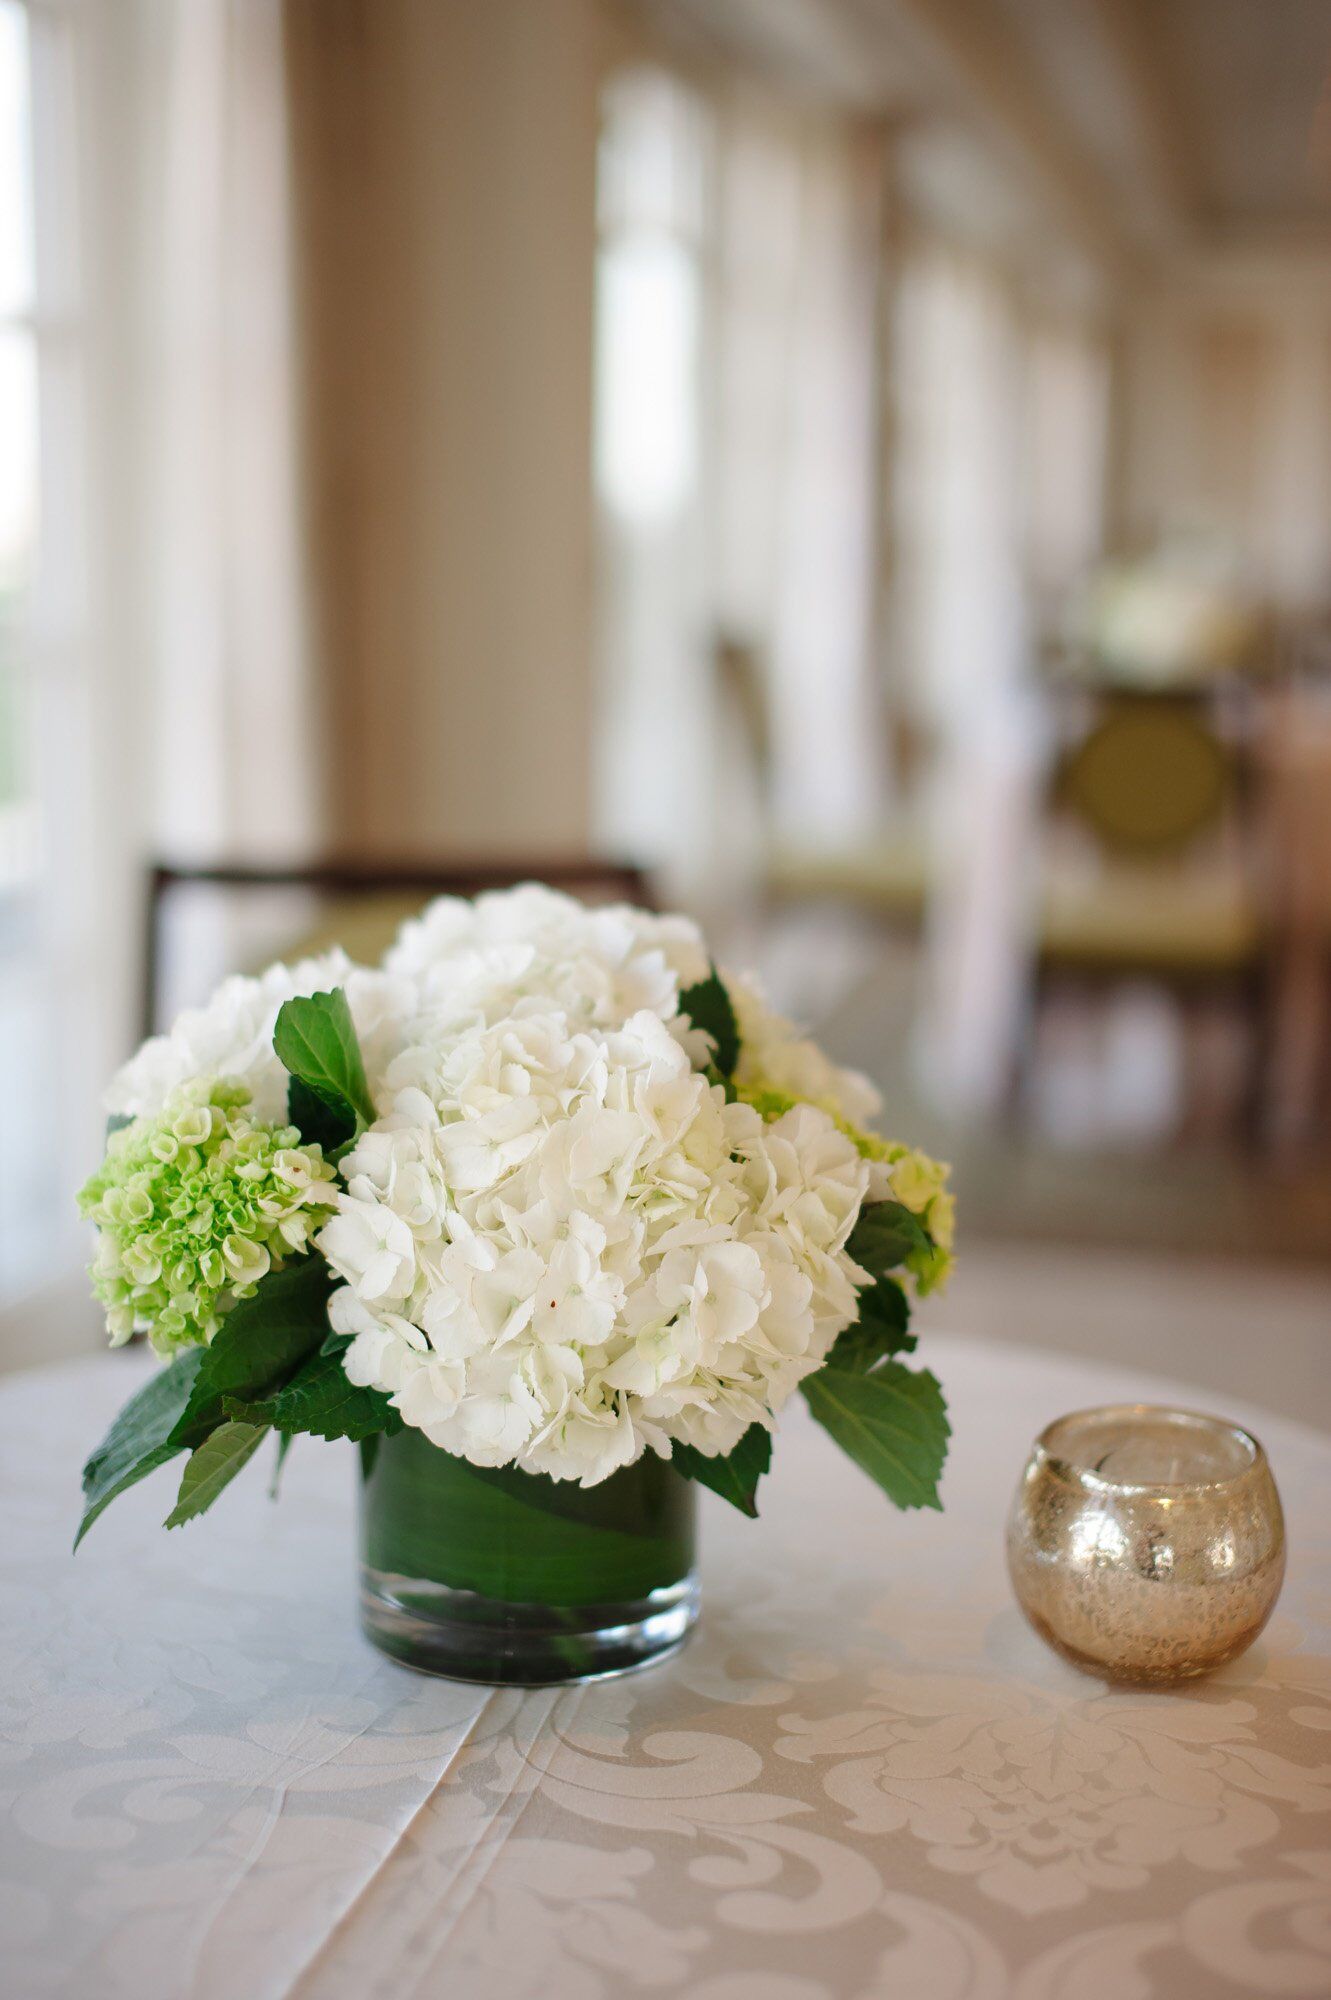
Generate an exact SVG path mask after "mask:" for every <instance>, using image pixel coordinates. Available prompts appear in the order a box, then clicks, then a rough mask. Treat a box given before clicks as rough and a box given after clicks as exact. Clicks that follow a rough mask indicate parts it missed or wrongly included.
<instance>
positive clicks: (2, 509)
mask: <svg viewBox="0 0 1331 2000" xmlns="http://www.w3.org/2000/svg"><path fill="white" fill-rule="evenodd" d="M30 75H31V66H30V60H29V47H28V17H27V14H26V12H25V10H24V9H23V8H22V7H20V6H18V5H17V4H16V0H0V439H2V440H3V447H2V448H0V885H3V889H4V891H9V890H10V889H12V887H13V886H14V885H15V884H16V883H17V882H20V881H22V880H23V879H24V878H25V876H27V875H28V874H29V872H30V870H31V866H32V857H33V851H34V838H33V836H34V831H35V829H34V826H33V812H32V755H31V745H30V743H29V740H28V729H27V710H28V701H27V696H28V686H27V681H28V672H27V664H26V662H25V659H24V650H25V648H24V625H25V622H26V619H25V610H26V605H27V601H28V598H29V596H30V591H31V584H32V571H33V561H34V555H35V551H36V541H37V428H38V402H37V328H36V315H35V304H36V300H35V296H34V294H35V281H34V271H33V240H32V238H33V229H32V129H31V128H32V120H31V89H30Z"/></svg>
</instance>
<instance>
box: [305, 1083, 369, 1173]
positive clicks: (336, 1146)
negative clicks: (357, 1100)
mask: <svg viewBox="0 0 1331 2000" xmlns="http://www.w3.org/2000/svg"><path fill="white" fill-rule="evenodd" d="M287 1119H288V1121H289V1122H290V1123H291V1124H292V1125H294V1126H295V1128H296V1130H297V1131H298V1132H299V1133H300V1136H301V1138H302V1139H303V1140H304V1141H305V1144H306V1145H307V1146H322V1148H323V1151H324V1156H325V1158H326V1159H332V1157H333V1156H334V1154H336V1153H339V1152H340V1151H341V1150H342V1148H343V1146H346V1145H349V1144H350V1142H351V1141H352V1140H353V1139H354V1138H355V1137H356V1134H357V1132H358V1131H359V1130H360V1125H359V1122H358V1120H357V1118H356V1114H355V1112H354V1111H352V1110H351V1108H350V1106H349V1105H345V1104H344V1105H342V1106H341V1107H340V1108H335V1107H334V1106H333V1105H331V1104H327V1103H325V1102H324V1100H323V1098H322V1097H320V1096H319V1094H318V1093H317V1091H314V1090H311V1088H310V1086H309V1084H308V1083H305V1082H304V1081H303V1080H302V1079H301V1078H300V1077H298V1076H293V1077H292V1078H291V1080H290V1082H289V1083H288V1084H287Z"/></svg>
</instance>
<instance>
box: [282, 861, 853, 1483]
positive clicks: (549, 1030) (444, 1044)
mask: <svg viewBox="0 0 1331 2000" xmlns="http://www.w3.org/2000/svg"><path fill="white" fill-rule="evenodd" d="M520 897H521V903H520V904H519V899H518V898H516V897H514V898H506V897H491V898H482V899H481V904H480V905H478V906H477V908H476V911H475V912H472V911H471V909H470V908H469V906H464V905H450V904H445V905H438V904H437V905H435V907H434V909H433V910H432V911H430V912H429V913H427V915H426V917H425V918H424V919H422V920H421V922H420V923H419V924H416V925H413V926H409V927H408V930H407V932H406V933H405V935H404V937H403V939H402V941H401V943H400V944H399V946H398V948H397V950H396V951H395V952H394V954H393V955H392V957H391V959H390V964H391V965H392V966H393V968H394V970H395V971H397V972H398V973H399V974H403V975H406V974H409V975H410V976H411V978H412V979H413V980H414V981H415V982H417V983H418V984H419V985H421V986H422V988H423V989H425V988H428V989H430V1004H429V1005H427V1006H426V1008H425V1010H424V1012H423V1014H422V1017H421V1021H420V1023H419V1024H418V1025H419V1026H420V1028H421V1032H422V1038H421V1039H420V1040H418V1041H417V1042H415V1043H414V1044H413V1045H412V1046H410V1047H408V1048H406V1049H404V1051H403V1053H402V1054H401V1055H400V1056H399V1057H398V1058H397V1060H396V1061H394V1062H393V1063H391V1064H390V1066H389V1068H388V1071H387V1074H386V1077H385V1080H384V1092H383V1094H382V1096H381V1099H380V1102H381V1105H382V1106H383V1111H382V1115H381V1116H380V1118H379V1119H378V1121H377V1122H376V1124H375V1125H374V1127H373V1128H372V1129H371V1130H370V1131H368V1132H366V1133H365V1134H364V1135H363V1137H362V1138H361V1139H360V1141H359V1142H358V1144H357V1145H356V1147H355V1148H354V1150H353V1151H352V1152H351V1153H350V1154H349V1155H348V1157H347V1159H346V1160H345V1162H344V1169H343V1170H344V1173H345V1175H346V1178H347V1189H346V1192H345V1194H344V1195H343V1197H342V1198H341V1201H340V1205H339V1212H338V1214H337V1215H336V1216H334V1217H333V1219H332V1220H331V1221H330V1222H329V1223H328V1224H327V1225H326V1227H325V1228H324V1230H323V1232H322V1234H321V1236H320V1239H319V1247H320V1248H321V1249H322V1251H323V1252H324V1254H325V1256H326V1257H327V1259H328V1261H329V1263H330V1265H331V1266H332V1268H333V1270H334V1271H335V1272H336V1273H337V1275H338V1276H340V1277H341V1278H343V1279H344V1280H345V1288H344V1289H342V1290H340V1291H338V1292H337V1293H335V1294H334V1297H333V1302H332V1318H333V1323H334V1325H335V1326H336V1327H337V1328H338V1329H339V1330H341V1331H343V1332H345V1333H348V1334H351V1335H352V1336H353V1340H352V1344H351V1346H350V1347H349V1348H348V1349H347V1351H346V1355H345V1358H344V1365H345V1367H346V1370H347V1374H348V1375H349V1376H350V1378H351V1380H352V1381H353V1382H356V1383H359V1384H361V1385H364V1386H373V1387H376V1388H380V1389H382V1390H384V1391H386V1392H387V1393H388V1394H390V1395H391V1396H392V1398H393V1400H394V1403H395V1405H396V1407H397V1408H398V1409H399V1410H400V1411H401V1413H402V1415H403V1417H404V1418H405V1420H406V1421H407V1422H408V1423H409V1424H413V1425H415V1426H417V1427H418V1428H420V1429H421V1430H423V1431H424V1432H425V1434H426V1435H427V1436H428V1437H429V1438H431V1439H432V1440H433V1442H434V1443H436V1444H438V1445H440V1446H442V1447H443V1448H444V1449H445V1450H447V1451H450V1452H453V1453H455V1454H456V1455H458V1456H461V1457H464V1458H467V1459H469V1460H471V1461H472V1462H473V1463H474V1464H478V1465H504V1464H509V1463H516V1464H518V1465H521V1466H523V1467H525V1468H527V1469H528V1470H530V1471H536V1472H544V1473H547V1474H549V1475H550V1476H551V1477H552V1478H555V1479H577V1480H580V1481H581V1482H582V1483H583V1484H584V1485H593V1484H595V1483H596V1482H598V1481H599V1480H602V1479H605V1478H607V1477H608V1476H609V1475H610V1474H611V1473H613V1472H614V1471H616V1470H617V1469H618V1468H619V1467H620V1466H622V1465H627V1464H629V1463H630V1462H631V1461H632V1460H634V1459H636V1458H637V1457H638V1456H639V1455H640V1454H641V1452H642V1451H643V1450H644V1449H646V1448H651V1449H653V1450H656V1451H658V1452H660V1453H661V1454H662V1455H663V1456H666V1455H668V1454H669V1452H670V1449H671V1442H672V1440H674V1439H680V1440H682V1441H683V1442H685V1443H688V1444H692V1445H694V1446H696V1447H697V1448H698V1449H699V1450H701V1451H703V1452H705V1453H708V1454H709V1455H712V1454H716V1453H718V1452H725V1451H729V1450H730V1449H731V1448H732V1447H733V1446H734V1445H735V1444H736V1443H737V1442H738V1440H739V1438H740V1437H741V1436H742V1435H743V1433H744V1431H745V1430H747V1428H748V1427H749V1425H750V1424H752V1423H755V1422H756V1423H763V1424H769V1425H770V1423H771V1420H772V1416H773V1413H774V1412H775V1411H776V1410H777V1409H779V1408H780V1406H781V1404H782V1403H783V1402H784V1401H785V1400H786V1398H787V1397H788V1396H789V1395H790V1394H791V1392H792V1391H793V1390H794V1388H795V1386H796V1385H797V1383H798V1382H799V1381H800V1380H801V1378H802V1377H803V1376H805V1375H807V1374H808V1373H810V1372H811V1371H812V1370H813V1369H814V1368H816V1367H817V1366H818V1365H819V1364H820V1362H821V1361H822V1360H823V1358H824V1357H825V1355H826V1353H827V1350H828V1348H829V1347H830V1346H831V1343H832V1341H833V1340H834V1339H835V1337H836V1335H837V1334H838V1333H839V1332H840V1331H841V1329H842V1328H843V1327H844V1326H846V1325H847V1324H849V1322H850V1321H851V1319H852V1318H853V1317H854V1315H855V1311H856V1299H855V1289H854V1287H855V1285H856V1283H863V1282H864V1273H863V1272H861V1271H859V1270H858V1268H857V1266H856V1265H855V1264H854V1263H853V1262H852V1260H851V1259H850V1257H849V1255H848V1254H847V1251H846V1248H845V1245H846V1239H847V1236H848V1235H849V1232H850V1230H851V1227H852V1226H853V1224H854V1222H855V1219H856V1217H857V1215H858V1213H859V1209H860V1205H861V1202H862V1201H863V1199H864V1195H865V1190H866V1187H867V1185H868V1178H869V1169H868V1166H867V1164H866V1163H865V1162H864V1161H863V1160H862V1159H861V1158H860V1156H859V1154H858V1153H857V1151H856V1149H855V1147H854V1145H853V1144H852V1143H851V1141H850V1140H849V1139H847V1138H846V1137H845V1136H844V1135H843V1134H842V1133H841V1132H839V1131H838V1130H837V1128H836V1126H835V1124H834V1122H833V1121H832V1119H831V1118H830V1117H829V1116H828V1115H827V1113H826V1112H824V1111H822V1110H818V1109H816V1108H814V1107H812V1106H808V1105H799V1106H797V1107H796V1108H795V1109H793V1110H792V1111H790V1112H788V1113H786V1114H785V1115H784V1116H783V1117H781V1118H780V1119H778V1120H777V1121H775V1122H774V1123H772V1124H769V1125H764V1123H763V1121H762V1119H761V1118H760V1117H759V1115H758V1114H757V1112H756V1111H754V1110H753V1109H752V1108H750V1107H749V1106H747V1105H744V1104H727V1103H726V1102H725V1094H724V1092H723V1091H722V1090H721V1089H720V1088H717V1087H713V1086H711V1085H709V1084H708V1082H707V1081H706V1078H705V1077H704V1076H703V1075H701V1074H700V1073H699V1071H698V1070H697V1069H695V1068H694V1067H693V1064H692V1062H691V1060H690V1054H689V1050H688V1048H687V1046H686V1043H687V1041H688V1040H689V1039H690V1038H689V1037H687V1036H686V1035H684V1034H683V1033H682V1030H681V1029H680V1027H679V1024H678V1023H677V1022H676V1021H675V1016H676V1006H675V1001H676V997H677V988H678V985H679V983H680V982H681V981H683V982H684V983H691V981H692V980H693V979H694V978H696V977H699V976H701V974H702V972H703V971H704V969H705V959H703V957H702V952H701V946H700V945H699V944H697V942H696V933H694V932H693V931H692V927H691V926H687V925H683V924H682V923H680V922H679V921H678V920H675V922H674V923H671V922H670V921H669V920H662V919H653V918H647V917H644V916H642V915H641V914H640V913H638V912H636V911H634V912H625V911H615V912H611V913H609V915H610V921H608V922H604V923H597V924H595V925H592V924H590V923H589V922H588V919H589V918H593V917H600V918H604V917H605V916H606V913H605V912H599V913H597V912H583V911H580V910H579V909H578V906H577V905H573V906H572V909H571V910H570V909H569V907H568V899H567V898H562V897H552V896H550V895H549V893H548V892H544V891H522V892H520ZM487 905H488V906H489V907H488V908H487V907H486V906H487ZM441 968H446V971H443V972H442V974H441ZM632 998H637V999H638V1000H639V1002H640V1004H638V1005H637V1006H635V1007H633V1008H632V1009H631V1011H629V1012H628V1013H627V1014H626V1015H625V1014H624V1009H625V1007H626V1005H628V1002H629V1000H630V999H632ZM621 1017H622V1018H621ZM672 1024H673V1032H672Z"/></svg>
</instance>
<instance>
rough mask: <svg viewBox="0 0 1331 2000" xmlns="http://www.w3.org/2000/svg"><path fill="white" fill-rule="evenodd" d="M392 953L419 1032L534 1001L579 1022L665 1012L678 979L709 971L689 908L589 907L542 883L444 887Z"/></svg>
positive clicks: (612, 1024) (672, 1004)
mask: <svg viewBox="0 0 1331 2000" xmlns="http://www.w3.org/2000/svg"><path fill="white" fill-rule="evenodd" d="M384 964H385V968H386V970H387V971H388V972H389V973H390V974H392V975H395V976H397V977H398V978H400V979H408V980H410V981H412V982H413V983H414V984H415V985H416V986H417V987H418V989H419V991H420V996H421V1007H422V1017H421V1021H420V1023H419V1026H420V1028H421V1030H422V1037H423V1038H424V1033H425V1030H426V1029H427V1028H428V1029H429V1030H430V1032H431V1033H433V1034H435V1035H438V1034H447V1033H449V1032H456V1031H457V1030H459V1029H460V1028H462V1027H463V1026H465V1025H467V1024H470V1025H472V1026H480V1025H482V1024H485V1023H490V1022H494V1021H498V1020H502V1019H503V1018H504V1017H505V1016H506V1015H508V1014H521V1013H523V1012H524V1011H526V1010H527V1009H528V1008H531V1007H535V1008H537V1009H538V1010H541V1011H544V1010H548V1009H551V1008H562V1009H563V1010H564V1012H565V1013H566V1014H567V1016H568V1018H569V1020H570V1021H571V1022H574V1023H577V1024H579V1025H587V1026H595V1027H599V1028H616V1027H621V1026H622V1025H623V1023H624V1022H625V1021H627V1020H628V1018H629V1016H630V1015H632V1014H636V1013H639V1012H641V1011H642V1010H643V1009H649V1010H650V1011H651V1012H652V1013H654V1014H656V1015H658V1016H659V1017H660V1019H661V1020H663V1021H666V1020H670V1019H671V1018H672V1017H674V1016H675V1015H676V1014H677V1012H678V1003H679V993H680V989H681V988H682V987H686V986H691V985H693V984H694V983H695V982H696V981H697V980H700V979H705V978H706V977H707V973H708V970H709V965H708V958H707V952H706V949H705V947H704V945H703V941H702V936H701V933H700V932H699V930H698V928H697V926H696V924H693V923H691V922H690V920H689V919H688V918H687V917H678V916H656V915H653V914H652V912H651V911H648V910H637V909H633V908H630V907H629V906H628V905H627V904H615V905H613V906H611V907H608V908H602V909H589V908H587V907H586V905H584V904H582V903H579V902H577V901H576V900H575V899H574V898H573V897H572V896H565V895H562V894H560V893H559V891H557V890H554V889H546V888H543V887H541V886H540V885H538V884H536V883H528V884H525V885H524V886H523V887H521V888H518V889H504V890H498V891H496V892H494V893H492V894H490V895H485V896H478V897H477V898H476V899H475V901H474V902H464V901H462V900H461V898H459V897H456V896H442V897H440V898H439V900H438V901H437V902H434V903H431V904H430V906H429V908H428V909H427V910H426V911H425V912H424V913H423V914H422V915H421V916H420V917H418V918H415V919H414V920H413V921H411V922H410V923H407V924H405V925H404V926H403V928H402V931H401V933H400V935H399V937H398V941H397V943H396V944H395V945H394V947H393V949H392V950H391V951H390V952H389V953H388V955H387V957H386V959H385V960H384ZM683 1032H684V1031H683V1029H681V1030H680V1033H681V1034H683Z"/></svg>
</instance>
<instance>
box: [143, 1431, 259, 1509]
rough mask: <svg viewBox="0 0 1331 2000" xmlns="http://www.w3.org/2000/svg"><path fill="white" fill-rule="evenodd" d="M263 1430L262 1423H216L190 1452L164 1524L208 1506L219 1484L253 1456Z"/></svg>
mask: <svg viewBox="0 0 1331 2000" xmlns="http://www.w3.org/2000/svg"><path fill="white" fill-rule="evenodd" d="M267 1431H268V1426H267V1425H266V1424H219V1425H218V1427H217V1429H216V1430H215V1431H214V1432H213V1434H212V1436H211V1437H207V1438H205V1439H204V1441H203V1443H202V1444H201V1445H200V1446H199V1448H198V1450H197V1451H194V1452H191V1453H190V1459H189V1463H188V1465H187V1466H186V1467H185V1471H184V1476H183V1477H182V1479H181V1482H180V1492H179V1494H178V1495H177V1496H176V1504H175V1506H174V1507H173V1508H172V1509H171V1512H170V1513H169V1514H168V1515H167V1517H166V1525H167V1527H168V1528H178V1527H180V1526H181V1525H182V1523H183V1522H185V1521H192V1520H193V1519H194V1516H195V1515H196V1514H202V1513H203V1512H204V1511H205V1509H206V1508H208V1507H211V1506H212V1504H213V1502H214V1500H215V1499H216V1498H217V1496H218V1494H219V1493H220V1492H221V1491H222V1488H223V1487H224V1486H227V1485H229V1484H230V1482H231V1481H232V1480H233V1479H234V1478H235V1476H236V1474H237V1473H238V1472H239V1471H240V1468H241V1467H242V1466H243V1465H247V1464H248V1463H249V1461H250V1459H251V1458H253V1456H254V1454H255V1452H256V1451H257V1450H258V1448H259V1444H260V1441H261V1439H263V1438H264V1437H265V1436H266V1435H267Z"/></svg>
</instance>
